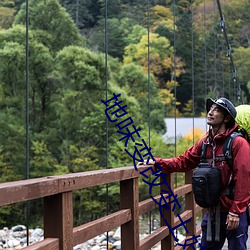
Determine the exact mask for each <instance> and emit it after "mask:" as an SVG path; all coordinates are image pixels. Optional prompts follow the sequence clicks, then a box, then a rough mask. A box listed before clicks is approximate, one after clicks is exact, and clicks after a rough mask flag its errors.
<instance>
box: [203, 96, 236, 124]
mask: <svg viewBox="0 0 250 250" xmlns="http://www.w3.org/2000/svg"><path fill="white" fill-rule="evenodd" d="M213 104H216V105H218V106H220V107H221V108H223V109H224V110H226V111H227V112H228V113H229V114H230V115H231V116H232V117H233V119H234V120H235V117H236V115H237V111H236V109H235V107H234V105H233V104H232V103H231V102H230V101H229V100H228V99H227V98H224V97H220V98H219V99H215V100H213V99H211V98H208V99H207V101H206V108H207V113H208V112H209V110H210V108H211V106H212V105H213Z"/></svg>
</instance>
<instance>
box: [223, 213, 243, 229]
mask: <svg viewBox="0 0 250 250" xmlns="http://www.w3.org/2000/svg"><path fill="white" fill-rule="evenodd" d="M239 223H240V218H239V216H237V215H236V216H235V215H231V214H230V213H229V214H228V215H227V221H226V224H227V229H228V230H234V229H236V228H237V227H238V226H239Z"/></svg>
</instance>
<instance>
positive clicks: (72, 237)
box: [0, 166, 201, 250]
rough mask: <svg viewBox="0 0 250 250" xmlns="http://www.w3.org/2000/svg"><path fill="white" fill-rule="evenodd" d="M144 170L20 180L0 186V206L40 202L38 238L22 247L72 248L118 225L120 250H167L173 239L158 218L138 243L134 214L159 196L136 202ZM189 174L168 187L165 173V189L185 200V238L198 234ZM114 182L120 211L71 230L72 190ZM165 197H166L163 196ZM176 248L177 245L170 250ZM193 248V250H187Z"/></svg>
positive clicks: (167, 215)
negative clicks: (41, 215)
mask: <svg viewBox="0 0 250 250" xmlns="http://www.w3.org/2000/svg"><path fill="white" fill-rule="evenodd" d="M147 168H148V166H140V167H138V171H136V170H135V169H134V167H130V166H129V167H122V168H115V169H105V170H96V171H88V172H81V173H74V174H65V175H58V176H48V177H43V178H34V179H29V180H20V181H14V182H8V183H2V184H0V206H4V205H8V204H14V203H19V202H24V201H29V200H33V199H38V198H43V199H44V202H43V203H44V240H43V241H41V242H38V243H35V244H32V245H30V246H27V247H26V248H23V249H25V250H29V249H33V250H34V249H37V250H42V249H46V250H57V249H60V250H72V249H73V247H74V246H75V245H77V244H80V243H82V242H85V241H87V240H89V239H91V238H93V237H95V236H97V235H100V234H101V233H104V232H107V231H110V230H112V229H114V228H116V227H119V226H121V244H122V249H125V250H126V249H130V250H139V249H140V250H144V249H145V250H146V249H149V248H151V247H153V246H154V245H155V244H156V243H157V242H159V241H161V244H162V247H161V249H162V250H172V249H175V248H174V239H173V236H172V235H171V233H170V230H169V228H168V227H167V226H166V223H165V222H164V220H163V219H162V220H161V227H160V228H159V229H157V230H156V231H155V232H154V233H152V234H151V235H149V236H147V237H146V238H144V239H143V240H141V241H140V240H139V215H143V214H145V213H147V212H149V211H151V210H153V209H155V208H157V207H158V205H157V203H156V202H158V203H159V202H160V201H161V203H162V204H163V201H162V194H161V195H158V196H156V197H154V199H155V201H156V202H154V201H153V199H151V198H150V199H147V200H144V201H141V202H139V187H138V185H139V184H138V183H139V182H138V178H139V177H140V172H141V171H143V170H146V169H147ZM190 177H191V175H190V174H186V183H187V184H185V185H183V186H181V187H178V188H176V189H174V188H173V176H172V174H169V175H167V183H168V185H169V186H168V188H171V189H172V190H173V191H174V193H175V194H177V195H178V196H185V198H186V199H185V209H186V211H185V212H184V213H182V214H181V215H180V217H181V218H182V220H187V219H190V218H191V220H190V221H189V222H187V228H188V230H189V234H187V236H188V235H193V234H196V235H197V233H200V227H199V228H196V220H195V217H196V213H197V212H199V211H200V210H201V208H200V207H198V206H197V205H196V204H195V202H194V198H193V194H192V187H191V184H190ZM112 182H120V210H119V211H117V212H115V213H112V214H109V215H107V216H104V217H102V218H99V219H97V220H95V221H91V222H88V223H86V224H83V225H80V226H78V227H75V228H73V202H72V192H73V191H74V190H79V189H84V188H89V187H93V186H98V185H103V184H109V183H112ZM164 188H165V189H166V184H163V183H162V184H161V190H162V189H164ZM164 197H167V194H164ZM172 199H173V198H172V197H170V198H168V199H167V201H168V202H170V203H169V204H170V209H162V210H163V214H164V219H166V221H168V224H169V225H170V226H171V228H173V227H175V226H176V225H178V219H177V218H175V217H174V213H173V212H172V209H173V202H172V203H171V201H172ZM176 249H177V247H176ZM190 249H193V248H190Z"/></svg>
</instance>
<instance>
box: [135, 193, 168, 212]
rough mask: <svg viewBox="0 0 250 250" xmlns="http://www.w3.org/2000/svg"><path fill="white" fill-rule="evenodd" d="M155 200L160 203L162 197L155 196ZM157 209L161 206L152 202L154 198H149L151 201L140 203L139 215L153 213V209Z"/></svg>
mask: <svg viewBox="0 0 250 250" xmlns="http://www.w3.org/2000/svg"><path fill="white" fill-rule="evenodd" d="M164 196H167V194H166V195H164ZM154 199H155V200H156V201H157V202H159V201H160V199H161V196H160V195H157V196H154ZM155 208H159V206H158V204H156V203H155V202H154V201H153V200H152V198H149V199H147V200H144V201H141V202H140V203H139V215H143V214H145V213H147V212H149V211H151V210H153V209H155Z"/></svg>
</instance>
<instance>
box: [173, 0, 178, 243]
mask: <svg viewBox="0 0 250 250" xmlns="http://www.w3.org/2000/svg"><path fill="white" fill-rule="evenodd" d="M173 5H174V6H173V7H174V9H173V13H174V14H173V15H174V18H173V19H174V55H173V56H174V59H173V61H174V73H173V81H174V97H175V99H174V117H175V119H174V127H175V129H174V131H175V136H174V154H175V156H176V154H177V140H176V137H177V131H176V130H177V126H176V116H177V112H176V111H177V110H176V109H177V107H176V99H177V90H176V28H175V23H176V2H175V0H173ZM174 175H175V186H176V187H177V173H175V174H174ZM175 233H176V238H178V230H177V229H176V231H175Z"/></svg>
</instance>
